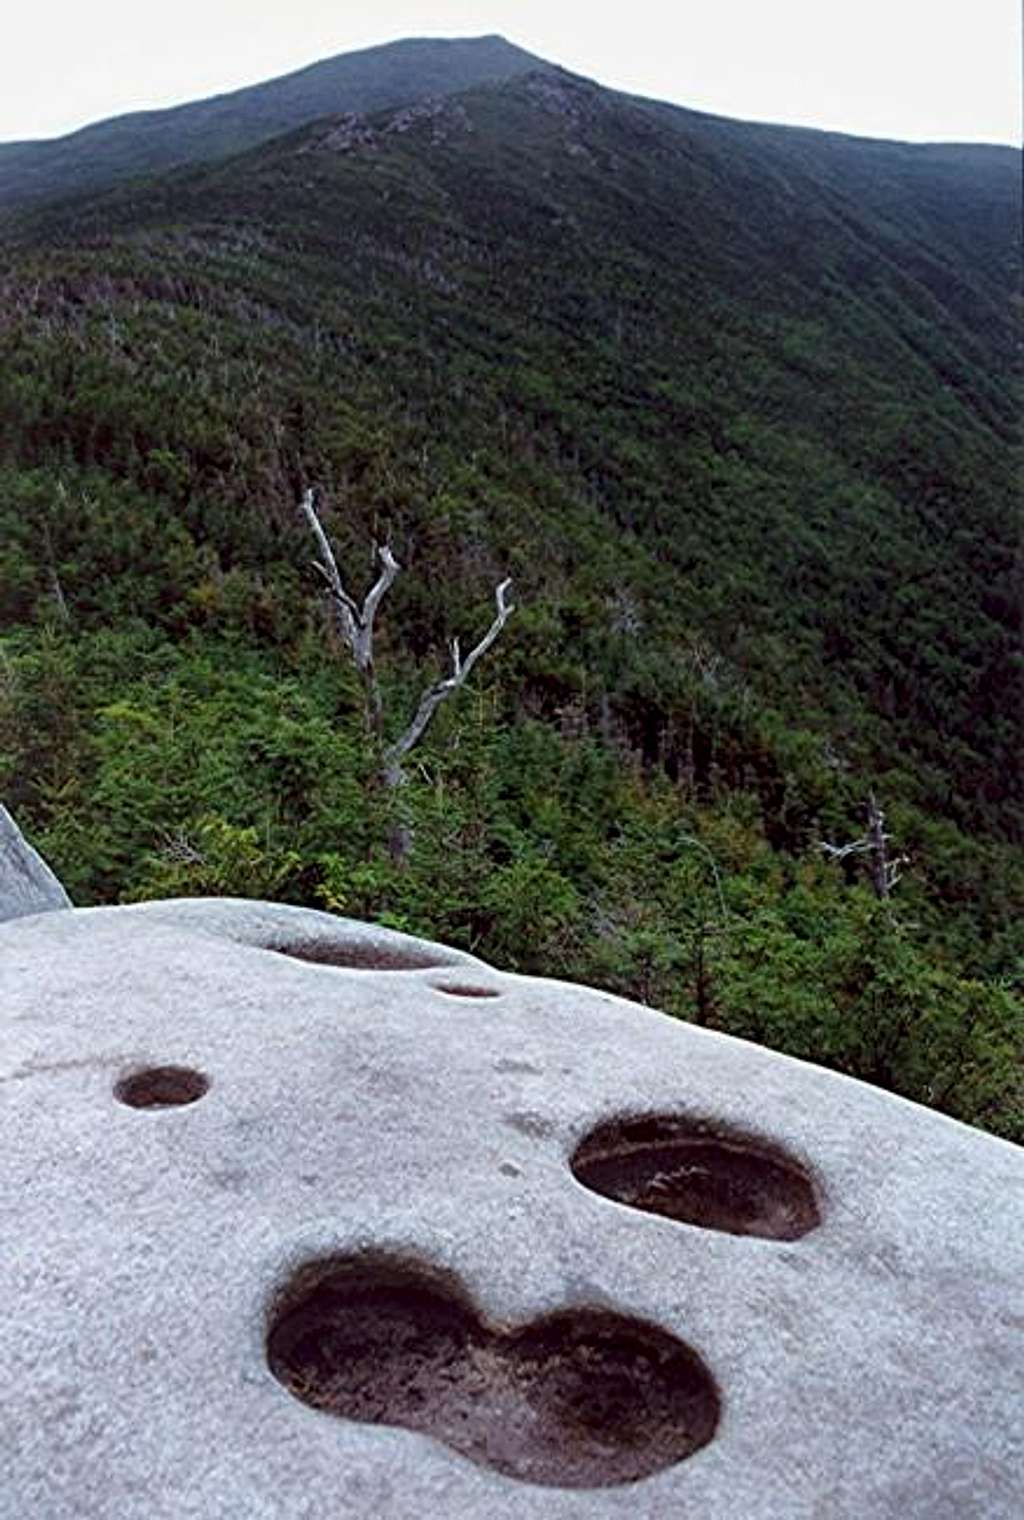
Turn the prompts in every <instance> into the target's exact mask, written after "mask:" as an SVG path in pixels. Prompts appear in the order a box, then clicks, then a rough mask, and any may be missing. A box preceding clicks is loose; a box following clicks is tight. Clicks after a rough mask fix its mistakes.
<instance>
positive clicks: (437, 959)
mask: <svg viewBox="0 0 1024 1520" xmlns="http://www.w3.org/2000/svg"><path fill="white" fill-rule="evenodd" d="M263 949H265V950H271V951H273V953H274V954H275V955H288V956H291V958H292V960H296V961H311V962H313V963H314V964H315V965H318V966H342V967H345V968H346V969H347V970H350V971H432V970H436V969H437V968H438V967H439V966H444V965H447V964H448V962H447V961H445V960H444V958H443V957H442V956H439V955H432V954H431V953H430V952H429V951H427V950H418V949H416V948H415V947H414V946H408V947H407V946H405V945H374V944H360V943H359V942H358V941H357V940H354V941H352V943H351V944H345V943H342V942H335V941H331V940H322V941H316V940H297V941H295V942H294V943H291V944H276V945H264V946H263Z"/></svg>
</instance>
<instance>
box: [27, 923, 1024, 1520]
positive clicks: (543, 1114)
mask: <svg viewBox="0 0 1024 1520" xmlns="http://www.w3.org/2000/svg"><path fill="white" fill-rule="evenodd" d="M168 1072H169V1074H168ZM154 1073H155V1075H154ZM176 1084H177V1087H176ZM190 1084H191V1086H190ZM175 1097H177V1098H186V1097H187V1098H191V1099H193V1100H194V1101H188V1102H184V1101H182V1102H173V1101H171V1100H172V1099H174V1098H175ZM139 1102H141V1103H142V1104H143V1105H146V1104H153V1105H155V1106H133V1104H135V1103H139ZM618 1121H622V1122H621V1124H620V1127H619V1129H618V1130H616V1129H615V1128H614V1126H615V1124H616V1122H618ZM609 1125H611V1126H612V1128H610V1129H609V1128H606V1129H605V1130H603V1131H601V1130H600V1127H601V1126H606V1127H607V1126H609ZM595 1129H598V1130H599V1134H598V1139H597V1140H596V1141H592V1142H591V1148H592V1149H593V1148H594V1147H595V1146H596V1151H597V1158H596V1161H594V1163H593V1165H594V1168H595V1170H594V1171H593V1173H592V1174H587V1176H588V1177H589V1180H590V1181H593V1182H594V1185H595V1186H596V1185H597V1182H596V1181H595V1179H598V1176H599V1174H600V1175H602V1176H603V1177H604V1184H607V1183H608V1179H609V1177H611V1182H612V1188H611V1190H612V1193H614V1191H615V1187H616V1186H618V1185H619V1184H618V1183H616V1180H615V1179H616V1177H617V1176H618V1175H619V1172H621V1177H622V1178H626V1177H627V1174H629V1176H630V1177H631V1178H632V1181H633V1182H634V1183H636V1182H637V1178H638V1177H639V1184H638V1187H639V1192H640V1193H643V1190H644V1187H645V1186H646V1187H647V1194H646V1204H645V1206H644V1207H634V1206H629V1205H628V1204H627V1203H624V1202H621V1201H617V1200H616V1198H615V1197H614V1196H603V1195H602V1194H601V1193H600V1192H596V1191H594V1190H593V1188H592V1187H591V1186H584V1185H583V1182H581V1181H580V1180H578V1178H577V1176H576V1175H574V1166H575V1168H576V1170H578V1171H580V1175H581V1176H584V1175H585V1174H586V1167H585V1166H583V1163H582V1161H581V1157H585V1156H586V1155H587V1154H588V1152H587V1137H588V1136H592V1135H593V1133H594V1131H595ZM602 1133H603V1134H604V1135H605V1140H604V1141H602V1140H601V1138H600V1136H601V1134H602ZM616 1135H617V1136H618V1139H616ZM605 1142H607V1143H605ZM581 1144H582V1145H583V1150H582V1151H580V1150H579V1149H578V1148H579V1147H580V1146H581ZM616 1145H618V1146H619V1149H618V1151H616ZM687 1145H691V1146H692V1148H691V1150H689V1151H687V1150H686V1146H687ZM673 1146H675V1147H676V1150H673ZM680 1146H681V1147H682V1149H679V1147H680ZM602 1147H603V1149H602ZM609 1157H610V1159H609ZM673 1157H675V1158H676V1159H675V1160H673V1159H672V1158H673ZM687 1157H688V1158H689V1159H688V1160H687ZM677 1163H678V1164H677ZM602 1167H603V1168H604V1172H603V1173H602V1172H601V1168H602ZM616 1168H618V1169H619V1171H618V1172H617V1171H616ZM645 1168H646V1169H647V1171H646V1174H645ZM648 1174H649V1175H648ZM645 1175H646V1182H645ZM620 1181H621V1179H620ZM622 1185H623V1186H625V1183H622ZM790 1188H792V1189H793V1198H794V1200H795V1201H794V1204H793V1208H794V1210H795V1212H787V1208H788V1204H787V1198H788V1190H789V1189H790ZM674 1189H675V1192H673V1190H674ZM687 1190H689V1191H687ZM702 1190H703V1191H702ZM798 1194H799V1197H798V1196H797V1195H798ZM762 1195H763V1196H762ZM638 1196H639V1195H638ZM680 1199H682V1202H681V1203H680V1201H679V1200H680ZM687 1199H689V1201H687ZM695 1199H696V1200H697V1201H696V1203H695V1202H694V1200H695ZM702 1199H703V1202H701V1200H702ZM780 1199H781V1203H780ZM673 1200H675V1202H673ZM709 1200H710V1202H709ZM634 1201H636V1200H635V1199H634ZM762 1204H763V1210H762ZM677 1205H678V1207H677ZM705 1206H707V1207H706V1208H705ZM650 1207H654V1208H661V1207H664V1208H665V1209H667V1210H668V1212H669V1213H671V1211H672V1209H673V1208H676V1212H677V1215H678V1216H679V1217H668V1214H667V1213H666V1212H661V1213H659V1212H649V1211H648V1208H650ZM702 1209H704V1210H705V1212H704V1216H703V1219H702V1218H701V1217H700V1216H701V1210H702ZM780 1209H781V1212H780ZM687 1211H689V1213H690V1215H691V1217H690V1218H689V1219H687V1217H686V1214H687ZM716 1211H717V1212H716ZM742 1231H747V1232H746V1233H743V1232H742ZM332 1274H333V1276H332ZM346 1274H348V1275H347V1276H346ZM325 1282H326V1284H327V1288H326V1290H324V1292H325V1294H326V1296H325V1297H323V1302H322V1303H321V1306H320V1307H321V1309H322V1310H323V1312H324V1315H325V1316H326V1317H325V1319H324V1321H323V1325H322V1326H321V1330H320V1331H318V1330H317V1327H316V1319H315V1315H314V1316H313V1319H311V1320H310V1322H309V1326H307V1329H306V1331H305V1332H303V1333H302V1334H300V1333H299V1332H298V1331H296V1332H295V1334H292V1335H291V1338H290V1339H289V1332H288V1330H287V1324H286V1323H285V1321H286V1316H287V1315H288V1314H293V1315H294V1314H299V1315H300V1318H301V1312H302V1305H303V1303H307V1302H308V1301H311V1300H310V1297H309V1296H310V1295H311V1294H313V1295H315V1293H316V1292H320V1291H321V1287H322V1284H323V1283H325ZM353 1283H354V1284H355V1287H353V1286H352V1285H353ZM396 1284H397V1287H396ZM318 1285H319V1286H318ZM389 1294H390V1295H391V1296H390V1297H389V1296H388V1295H389ZM304 1295H305V1297H304ZM346 1295H348V1297H346ZM360 1295H361V1296H360ZM324 1304H326V1305H327V1308H326V1309H324ZM439 1304H440V1305H441V1308H440V1309H439V1308H438V1305H439ZM0 1305H2V1310H3V1312H2V1314H0V1367H2V1369H3V1371H2V1379H0V1517H2V1520H342V1517H353V1520H355V1517H358V1520H484V1517H487V1520H494V1517H499V1520H500V1517H505V1516H508V1517H522V1520H617V1517H623V1520H643V1517H650V1520H687V1517H694V1520H697V1517H700V1520H889V1517H899V1520H1019V1517H1020V1516H1021V1515H1024V1152H1022V1151H1021V1150H1019V1149H1017V1148H1016V1147H1013V1146H1011V1145H1009V1144H1005V1143H1003V1142H1001V1141H998V1140H995V1139H992V1138H990V1137H987V1136H985V1135H983V1134H981V1133H979V1132H976V1131H973V1130H970V1129H967V1128H965V1127H963V1126H961V1125H959V1124H956V1123H954V1122H952V1121H950V1120H947V1119H945V1118H942V1117H940V1116H939V1115H937V1114H934V1113H931V1112H928V1111H926V1110H924V1109H921V1108H919V1107H916V1106H914V1105H912V1104H910V1103H906V1102H903V1101H901V1100H899V1099H896V1098H892V1097H889V1096H887V1095H885V1094H883V1093H881V1092H879V1091H876V1090H874V1089H872V1088H870V1087H867V1086H864V1085H861V1084H859V1083H856V1082H853V1081H850V1080H847V1079H844V1078H841V1077H838V1076H835V1075H832V1074H830V1073H828V1072H826V1071H824V1070H820V1069H818V1068H816V1067H813V1066H809V1065H805V1064H802V1063H799V1062H796V1061H792V1060H789V1059H786V1058H783V1057H781V1056H778V1055H775V1054H772V1053H769V1052H767V1051H764V1050H761V1049H759V1048H757V1047H755V1046H752V1045H748V1044H745V1043H743V1042H740V1041H736V1040H733V1039H729V1038H726V1037H724V1036H721V1035H717V1034H714V1033H709V1032H706V1031H702V1030H700V1029H697V1028H693V1027H691V1026H688V1025H685V1024H681V1023H679V1022H676V1021H674V1020H672V1019H669V1018H666V1017H664V1016H662V1015H660V1014H657V1013H654V1012H652V1011H650V1010H647V1009H644V1008H640V1007H636V1006H634V1005H632V1004H629V1003H627V1002H624V1001H622V1000H620V999H616V998H614V997H611V996H608V995H606V994H602V993H598V992H593V991H588V990H586V989H584V988H579V987H574V986H570V985H567V984H563V983H559V982H556V981H542V980H532V979H529V978H521V977H515V976H509V975H503V974H500V973H498V972H496V971H493V970H491V969H490V968H488V967H486V966H484V965H482V964H481V963H480V962H478V961H475V960H473V959H472V958H471V957H468V956H464V955H461V954H460V953H458V952H455V951H451V950H446V949H442V948H440V947H436V946H430V945H427V944H424V943H423V942H421V941H413V940H409V939H407V938H405V937H403V936H400V935H395V934H391V933H389V932H387V931H383V930H378V929H373V928H370V927H368V926H365V925H360V924H355V923H351V922H347V921H345V920H340V919H336V918H331V917H328V916H326V915H321V914H317V913H312V912H306V911H302V910H297V909H289V908H282V907H274V906H269V905H264V904H252V903H241V902H230V901H224V902H217V901H209V902H184V903H160V904H147V905H143V906H138V907H124V908H109V909H88V910H76V911H73V912H63V913H51V914H43V915H41V916H38V917H34V918H23V919H19V920H16V921H14V922H11V923H8V924H4V925H2V926H0ZM396 1305H397V1307H396ZM310 1312H311V1311H310ZM317 1312H320V1311H317ZM332 1315H333V1316H334V1319H333V1320H332V1319H331V1316H332ZM389 1315H390V1316H391V1318H390V1319H389V1318H388V1316H389ZM403 1315H405V1316H407V1318H408V1324H407V1325H406V1326H405V1328H403V1323H404V1322H403V1323H399V1322H400V1321H401V1320H402V1316H403ZM446 1315H447V1316H448V1318H447V1319H446V1318H445V1316H446ZM346 1316H347V1318H346ZM374 1316H377V1318H376V1319H375V1318H374ZM381 1316H383V1318H381ZM396 1316H397V1318H396ZM288 1323H290V1324H291V1325H292V1326H293V1327H294V1326H295V1325H296V1324H299V1320H292V1321H289V1322H288ZM332 1324H333V1325H334V1327H335V1328H334V1329H333V1330H332V1329H331V1325H332ZM380 1324H383V1325H384V1329H383V1330H379V1325H380ZM282 1325H285V1328H284V1329H282V1328H281V1327H282ZM339 1325H340V1326H342V1328H341V1329H339V1328H337V1327H338V1326H339ZM372 1325H378V1330H379V1333H378V1330H371V1329H365V1334H366V1335H367V1336H368V1337H369V1339H368V1340H367V1341H366V1343H365V1344H360V1343H359V1335H360V1334H362V1333H363V1328H361V1327H364V1328H365V1327H366V1326H372ZM310 1326H311V1328H310ZM439 1326H440V1328H438V1327H439ZM325 1327H326V1328H325ZM396 1327H397V1328H396ZM595 1327H596V1328H595ZM300 1329H301V1325H300ZM332 1334H333V1335H334V1336H335V1339H334V1341H333V1342H332V1341H331V1339H330V1337H331V1335H332ZM275 1335H277V1336H278V1337H279V1338H280V1341H279V1344H278V1353H279V1363H280V1357H281V1356H283V1357H284V1358H285V1360H287V1358H288V1357H289V1356H291V1357H293V1358H298V1359H299V1361H301V1362H302V1368H301V1369H300V1372H299V1373H296V1375H295V1378H294V1380H293V1383H292V1384H290V1383H289V1381H288V1376H285V1375H283V1374H282V1368H281V1365H280V1364H278V1365H276V1366H272V1362H273V1360H274V1357H273V1355H272V1343H273V1337H274V1336H275ZM303 1335H304V1336H305V1339H304V1338H303ZM318 1335H320V1337H321V1338H320V1340H318V1339H317V1337H318ZM374 1336H376V1337H377V1338H376V1339H374ZM346 1337H347V1339H346ZM282 1346H283V1347H284V1350H283V1351H282V1350H281V1347H282ZM438 1347H440V1348H441V1351H440V1352H439V1351H438V1349H437V1348H438ZM446 1348H447V1349H446ZM638 1348H639V1349H638ZM442 1353H443V1354H442ZM432 1357H433V1358H434V1360H433V1362H431V1358H432ZM428 1363H429V1366H428ZM321 1364H322V1365H323V1366H329V1368H330V1369H333V1370H331V1371H330V1376H331V1377H333V1378H334V1383H333V1384H331V1385H330V1387H328V1386H327V1384H324V1386H323V1387H320V1389H319V1394H318V1392H317V1387H316V1386H313V1385H315V1384H316V1380H317V1376H319V1374H318V1373H317V1370H316V1369H317V1368H318V1367H320V1366H321ZM613 1364H614V1365H613ZM424 1367H428V1372H429V1376H427V1377H426V1381H423V1378H422V1377H421V1372H422V1369H423V1368H424ZM681 1367H682V1368H683V1369H684V1371H683V1372H680V1371H679V1369H680V1368H681ZM687 1368H688V1369H689V1370H688V1371H687V1370H686V1369H687ZM431 1369H432V1370H431ZM616 1369H617V1370H616ZM325 1376H327V1374H325ZM680 1377H681V1378H682V1379H683V1381H684V1382H685V1380H686V1378H691V1377H692V1386H690V1387H689V1389H688V1391H687V1392H686V1398H691V1396H692V1401H693V1402H692V1410H693V1411H696V1413H694V1416H693V1417H694V1422H695V1423H694V1426H693V1431H694V1439H693V1445H694V1447H695V1449H693V1450H692V1452H690V1454H688V1455H687V1454H686V1453H685V1451H684V1450H683V1448H684V1447H685V1446H686V1440H687V1436H686V1429H685V1428H684V1427H685V1426H686V1420H687V1419H688V1418H689V1416H686V1417H685V1418H684V1416H683V1414H681V1413H680V1412H679V1411H680V1410H681V1409H682V1407H683V1406H682V1405H681V1404H679V1403H678V1401H676V1402H673V1400H677V1391H678V1390H676V1391H670V1392H668V1393H664V1396H663V1392H658V1391H657V1390H658V1389H662V1388H663V1386H664V1388H668V1387H669V1384H672V1388H673V1389H676V1384H677V1383H678V1380H679V1378H680ZM310 1379H311V1380H312V1381H311V1382H310V1381H309V1380H310ZM431 1379H433V1381H431ZM659 1379H660V1380H661V1382H660V1383H659V1381H658V1380H659ZM673 1379H676V1383H673V1382H672V1380H673ZM645 1380H646V1381H645ZM307 1384H308V1386H307ZM655 1385H657V1386H655ZM310 1388H312V1394H310ZM325 1388H326V1390H327V1391H326V1392H325ZM652 1388H655V1392H654V1393H652V1392H651V1389H652ZM298 1394H302V1395H303V1396H302V1397H300V1396H297V1395H298ZM307 1395H308V1397H307ZM335 1395H336V1396H337V1398H338V1399H340V1401H341V1405H342V1409H343V1413H342V1415H339V1414H336V1413H334V1412H331V1410H330V1409H329V1408H324V1407H312V1405H311V1402H310V1401H309V1398H310V1397H311V1398H312V1403H313V1404H315V1403H316V1402H317V1398H318V1397H319V1399H320V1403H321V1406H322V1405H323V1404H325V1403H327V1404H330V1402H331V1399H332V1398H334V1397H335ZM680 1397H682V1395H680ZM346 1400H347V1403H346V1402H345V1401H346ZM460 1400H462V1402H461V1403H460ZM687 1407H688V1408H689V1407H691V1406H687ZM666 1411H667V1412H666ZM353 1414H355V1415H356V1417H355V1418H352V1417H350V1416H351V1415H353ZM392 1420H393V1421H394V1422H395V1423H389V1421H392ZM460 1421H461V1422H462V1424H461V1425H460V1423H459V1422H460ZM702 1422H703V1423H702ZM407 1427H412V1428H407ZM463 1427H464V1429H463ZM431 1431H433V1432H434V1433H433V1434H431V1433H430V1432H431ZM662 1437H664V1441H665V1443H666V1444H664V1446H663V1447H662V1446H659V1445H658V1442H659V1441H660V1440H661V1439H662ZM673 1441H675V1442H676V1445H675V1446H673V1444H672V1443H673ZM680 1443H681V1444H680ZM680 1451H682V1455H680ZM666 1453H667V1455H666ZM560 1464H564V1466H560ZM634 1469H635V1471H634ZM559 1472H564V1474H565V1475H566V1482H567V1483H568V1484H570V1485H571V1486H564V1485H563V1484H562V1483H560V1482H559V1481H558V1474H559ZM636 1472H639V1476H637V1475H636ZM623 1473H626V1474H627V1475H628V1474H630V1473H633V1476H631V1477H629V1476H627V1478H626V1479H625V1480H623V1476H622V1475H623Z"/></svg>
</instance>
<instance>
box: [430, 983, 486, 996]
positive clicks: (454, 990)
mask: <svg viewBox="0 0 1024 1520" xmlns="http://www.w3.org/2000/svg"><path fill="white" fill-rule="evenodd" d="M433 990H434V991H435V992H443V993H444V994H445V996H446V997H464V998H496V997H501V993H500V992H499V991H498V989H497V987H477V986H474V985H473V984H472V983H470V982H445V983H441V982H435V983H434V987H433Z"/></svg>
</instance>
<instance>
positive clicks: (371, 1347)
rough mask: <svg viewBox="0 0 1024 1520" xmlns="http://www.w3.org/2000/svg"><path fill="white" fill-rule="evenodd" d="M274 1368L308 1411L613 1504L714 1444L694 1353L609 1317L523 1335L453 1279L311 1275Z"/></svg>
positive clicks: (540, 1325) (280, 1314)
mask: <svg viewBox="0 0 1024 1520" xmlns="http://www.w3.org/2000/svg"><path fill="white" fill-rule="evenodd" d="M267 1358H268V1361H269V1364H270V1369H271V1371H272V1372H273V1374H274V1376H275V1377H276V1378H277V1379H278V1380H279V1381H280V1382H281V1383H282V1384H283V1385H284V1386H285V1388H287V1389H288V1391H289V1392H290V1393H292V1394H294V1395H295V1397H296V1398H298V1399H300V1400H301V1401H302V1402H303V1403H306V1404H309V1405H311V1406H312V1407H313V1408H315V1409H319V1410H323V1411H325V1412H327V1413H329V1414H333V1415H337V1416H340V1417H341V1418H343V1419H347V1420H356V1421H361V1422H364V1423H370V1424H381V1425H393V1426H400V1427H403V1428H405V1429H407V1430H414V1431H418V1432H420V1433H421V1434H424V1435H430V1436H433V1437H434V1438H435V1439H436V1440H438V1441H441V1442H443V1443H444V1444H445V1445H447V1446H450V1447H451V1448H452V1449H453V1450H455V1451H457V1452H459V1453H460V1454H461V1455H462V1456H464V1457H467V1458H468V1459H469V1460H470V1461H472V1462H476V1463H478V1464H479V1465H481V1466H487V1467H491V1468H494V1469H496V1470H497V1471H498V1472H501V1473H504V1474H505V1475H506V1476H508V1477H511V1478H517V1479H520V1480H521V1481H523V1482H527V1483H538V1484H547V1485H554V1486H558V1487H562V1488H602V1487H607V1486H608V1485H610V1484H616V1483H629V1482H633V1481H635V1480H636V1479H638V1478H644V1477H647V1476H648V1475H649V1474H651V1473H655V1472H658V1471H660V1470H661V1469H662V1468H665V1467H671V1466H673V1465H675V1464H676V1463H677V1462H681V1461H683V1459H684V1458H686V1457H688V1456H690V1455H691V1454H692V1453H693V1452H695V1451H696V1450H698V1448H700V1447H701V1446H704V1445H706V1444H707V1442H708V1441H710V1440H711V1438H712V1436H713V1435H714V1433H715V1428H716V1426H717V1423H718V1418H719V1407H720V1401H719V1395H718V1390H717V1388H716V1386H715V1383H714V1379H713V1378H712V1376H711V1374H710V1372H709V1371H708V1369H707V1367H706V1366H705V1364H704V1362H703V1361H702V1360H701V1358H700V1357H699V1356H698V1354H697V1353H696V1351H694V1350H692V1349H691V1348H690V1347H689V1346H687V1345H685V1344H684V1343H683V1342H682V1341H680V1340H678V1339H676V1337H675V1336H672V1335H670V1334H668V1332H667V1331H665V1330H662V1329H660V1328H659V1327H658V1326H656V1325H652V1324H648V1323H646V1322H644V1321H641V1320H636V1319H631V1318H627V1317H625V1316H623V1315H619V1314H616V1313H613V1312H611V1311H609V1310H607V1309H603V1308H602V1309H596V1308H581V1309H567V1310H562V1311H560V1312H557V1313H554V1314H551V1315H547V1316H544V1317H543V1318H541V1319H538V1320H535V1321H533V1322H532V1323H531V1324H528V1325H525V1326H522V1327H520V1328H517V1329H509V1328H507V1327H504V1326H498V1325H494V1324H491V1323H489V1322H488V1321H487V1320H485V1319H484V1318H483V1317H482V1316H481V1315H480V1313H479V1312H478V1310H477V1308H476V1306H475V1305H474V1304H473V1303H472V1302H471V1301H470V1300H469V1298H468V1297H467V1296H466V1294H465V1292H464V1291H463V1289H462V1287H461V1285H460V1284H459V1283H458V1282H457V1281H456V1280H455V1279H454V1278H452V1277H449V1276H447V1275H446V1274H442V1273H439V1272H437V1271H436V1270H433V1269H431V1268H429V1267H427V1266H426V1265H424V1264H421V1263H418V1262H415V1261H410V1260H407V1259H396V1258H391V1257H384V1256H363V1257H358V1258H348V1259H344V1258H343V1259H336V1260H334V1261H322V1262H314V1263H311V1264H309V1265H308V1266H307V1267H306V1268H304V1269H300V1271H299V1272H298V1273H297V1274H296V1276H295V1277H294V1278H293V1279H292V1281H291V1283H290V1284H289V1286H288V1287H287V1288H286V1289H285V1291H284V1293H283V1294H282V1296H281V1298H280V1299H279V1301H278V1303H277V1306H276V1309H275V1312H274V1313H273V1316H272V1320H271V1324H270V1328H269V1333H268V1338H267Z"/></svg>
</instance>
